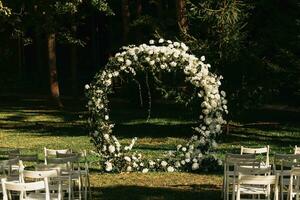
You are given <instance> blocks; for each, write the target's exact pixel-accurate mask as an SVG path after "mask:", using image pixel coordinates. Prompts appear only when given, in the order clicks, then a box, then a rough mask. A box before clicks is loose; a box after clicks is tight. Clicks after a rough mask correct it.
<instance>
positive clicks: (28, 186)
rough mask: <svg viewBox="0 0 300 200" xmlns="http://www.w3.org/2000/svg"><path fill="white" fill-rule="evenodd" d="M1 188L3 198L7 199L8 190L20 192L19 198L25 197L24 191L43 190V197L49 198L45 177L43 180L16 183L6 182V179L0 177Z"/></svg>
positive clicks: (47, 199)
mask: <svg viewBox="0 0 300 200" xmlns="http://www.w3.org/2000/svg"><path fill="white" fill-rule="evenodd" d="M1 183H2V189H3V200H8V192H9V191H16V192H20V193H21V195H20V200H23V199H25V198H26V192H29V191H38V190H45V191H46V193H45V199H46V200H50V193H49V185H48V180H47V178H44V180H43V181H37V182H31V183H17V182H7V180H6V179H1Z"/></svg>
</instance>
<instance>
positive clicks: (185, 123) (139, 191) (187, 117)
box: [0, 99, 300, 200]
mask: <svg viewBox="0 0 300 200" xmlns="http://www.w3.org/2000/svg"><path fill="white" fill-rule="evenodd" d="M264 112H265V111H264ZM255 113H256V114H255ZM255 113H254V114H253V113H252V114H251V116H250V115H249V116H247V117H248V119H247V117H246V118H243V120H240V121H238V123H235V124H236V125H238V126H231V127H230V131H229V133H228V135H223V136H222V138H221V140H220V145H219V146H218V148H217V149H216V152H217V155H218V156H219V157H220V158H223V157H224V155H225V153H226V152H238V151H239V148H240V145H244V146H262V145H266V144H269V145H270V147H271V154H274V153H275V152H286V153H287V152H291V151H292V149H293V146H294V145H296V144H298V145H299V143H300V126H299V124H297V121H293V120H294V118H293V119H292V120H290V121H289V117H290V116H291V113H285V112H280V113H276V112H275V113H274V112H265V113H264V116H265V118H262V116H261V112H260V113H259V112H255ZM85 115H86V113H85V112H84V108H82V107H81V106H78V105H76V104H75V105H72V106H70V107H66V108H65V109H64V110H56V109H51V108H50V107H49V104H48V102H47V100H45V99H25V100H23V101H21V100H19V101H18V102H16V101H9V102H8V103H5V102H1V103H0V147H14V148H16V147H17V148H21V149H22V152H24V153H32V152H39V157H40V159H41V160H42V159H43V155H42V154H43V153H42V149H43V147H45V146H46V147H48V148H57V149H59V148H71V149H74V150H79V149H87V150H93V146H92V145H91V143H90V141H89V138H88V136H87V135H88V131H87V128H86V124H85V120H84V118H85ZM296 115H299V113H296ZM146 116H147V112H146V109H140V108H136V107H133V106H132V105H130V104H126V103H124V102H122V103H120V102H118V103H115V104H114V103H112V106H111V119H112V120H113V121H114V122H115V123H116V127H115V129H114V133H115V134H116V135H117V136H118V138H120V141H121V142H122V143H129V142H130V140H131V138H132V137H135V136H137V137H138V138H139V139H138V142H137V144H136V146H135V149H134V150H136V151H138V152H142V153H143V155H144V156H145V157H147V158H154V157H159V156H161V155H162V154H163V152H165V151H168V150H173V149H175V148H176V145H178V144H182V143H184V142H185V141H186V140H187V139H188V138H189V137H190V136H191V135H192V133H193V131H192V129H191V126H195V125H197V113H193V112H191V111H190V110H187V109H185V108H183V107H181V106H177V105H173V104H169V105H165V104H164V105H162V106H161V105H154V107H153V110H152V118H151V119H150V120H148V121H147V120H146ZM256 116H257V117H256ZM292 116H293V117H295V113H292ZM297 119H298V118H297ZM257 121H267V122H272V123H273V122H276V124H271V125H270V124H268V125H259V124H254V125H253V124H250V125H248V126H241V125H245V124H247V123H249V122H257ZM89 159H90V160H93V161H95V160H96V158H95V157H93V156H91V157H90V158H89ZM92 167H93V170H92V177H91V179H92V185H93V194H94V197H95V199H145V200H146V199H220V190H221V189H220V188H221V184H222V176H221V174H193V173H149V174H141V173H131V174H127V173H123V174H102V173H100V172H99V171H97V169H98V166H97V165H95V164H94V165H93V166H92Z"/></svg>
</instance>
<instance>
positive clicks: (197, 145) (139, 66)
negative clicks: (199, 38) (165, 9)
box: [85, 39, 228, 172]
mask: <svg viewBox="0 0 300 200" xmlns="http://www.w3.org/2000/svg"><path fill="white" fill-rule="evenodd" d="M188 50H189V48H188V47H187V46H186V45H185V44H184V43H182V42H181V43H180V42H172V41H170V40H167V41H166V40H164V39H159V40H158V41H154V40H150V41H149V44H141V45H139V46H134V45H131V46H127V47H123V48H122V51H121V52H119V53H117V54H116V55H115V56H114V57H112V58H111V59H110V60H109V61H108V63H107V65H106V67H105V68H104V69H103V70H101V71H100V72H99V73H97V74H96V75H95V77H94V79H93V81H92V82H91V83H90V84H88V85H85V89H86V96H87V98H88V104H87V108H88V113H89V114H88V124H89V128H90V136H91V141H92V142H93V144H94V145H95V147H96V151H97V154H99V155H101V158H102V162H103V166H104V169H105V171H107V172H110V171H115V172H122V171H128V172H129V171H142V172H148V171H168V172H173V171H182V170H198V169H201V168H203V167H205V166H203V165H201V163H203V160H204V159H205V156H206V155H209V151H210V149H211V148H213V147H214V146H215V145H216V141H215V138H216V136H217V135H218V134H220V133H221V132H222V130H221V126H222V124H224V123H226V122H225V120H224V119H223V117H222V116H223V115H224V113H228V111H227V106H226V104H227V101H226V99H225V97H226V94H225V92H224V91H220V90H219V87H220V85H221V79H222V76H217V75H216V74H213V73H211V72H210V71H209V68H210V65H209V64H205V63H204V61H205V57H204V56H202V57H201V58H200V59H198V58H197V57H196V56H194V55H193V54H190V53H188ZM178 69H180V70H182V72H183V73H184V74H185V76H186V78H185V80H186V81H188V82H190V83H191V84H192V85H193V86H194V87H195V88H197V96H198V97H199V99H201V100H202V103H201V108H199V109H201V114H200V116H199V121H200V122H199V125H198V126H197V127H194V130H195V132H196V134H195V135H193V136H192V137H191V138H190V140H189V141H188V142H187V143H186V144H184V145H178V146H177V149H176V150H174V151H171V152H169V153H168V155H167V156H165V157H164V158H162V159H161V158H160V159H155V160H146V159H143V157H142V155H141V154H137V153H135V152H131V151H130V150H132V147H133V145H134V143H135V142H136V140H137V138H133V139H132V142H131V143H130V144H129V145H127V146H126V145H125V146H124V145H121V144H120V143H119V141H118V139H117V138H116V136H114V135H113V127H114V124H113V123H112V122H111V121H110V118H109V109H108V104H109V99H108V94H110V93H111V92H112V79H113V78H115V77H119V76H121V75H127V76H128V75H131V76H132V77H134V76H135V75H136V72H137V71H147V72H153V73H156V72H159V71H166V72H171V71H173V70H178Z"/></svg>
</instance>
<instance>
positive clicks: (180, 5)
mask: <svg viewBox="0 0 300 200" xmlns="http://www.w3.org/2000/svg"><path fill="white" fill-rule="evenodd" d="M176 1H177V23H178V27H179V29H180V31H181V32H182V33H183V34H187V32H188V20H187V17H186V7H185V4H186V2H185V0H176Z"/></svg>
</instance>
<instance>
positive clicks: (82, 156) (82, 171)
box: [56, 150, 92, 199]
mask: <svg viewBox="0 0 300 200" xmlns="http://www.w3.org/2000/svg"><path fill="white" fill-rule="evenodd" d="M56 155H57V157H58V158H65V157H72V156H79V159H78V161H79V162H77V163H76V164H77V166H73V171H74V172H76V173H78V175H79V176H80V178H81V181H82V183H83V184H82V186H81V187H84V199H88V193H89V198H92V197H91V196H92V195H91V187H90V177H89V163H88V161H87V152H86V150H83V151H80V153H67V154H64V153H59V152H57V154H56ZM81 160H83V164H84V166H83V167H82V166H81V164H82V163H81Z"/></svg>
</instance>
